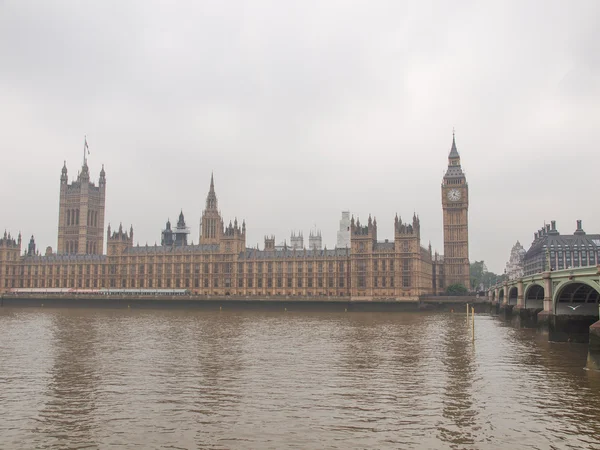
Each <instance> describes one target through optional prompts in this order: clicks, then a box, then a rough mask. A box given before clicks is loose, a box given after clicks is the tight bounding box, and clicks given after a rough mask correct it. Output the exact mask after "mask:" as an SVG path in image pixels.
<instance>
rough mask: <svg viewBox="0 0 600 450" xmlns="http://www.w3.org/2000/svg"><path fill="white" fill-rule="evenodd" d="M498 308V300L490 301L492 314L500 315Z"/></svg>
mask: <svg viewBox="0 0 600 450" xmlns="http://www.w3.org/2000/svg"><path fill="white" fill-rule="evenodd" d="M498 309H499V304H498V302H491V303H490V314H491V315H493V316H497V315H498Z"/></svg>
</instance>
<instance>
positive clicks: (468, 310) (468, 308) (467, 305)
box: [467, 303, 469, 325]
mask: <svg viewBox="0 0 600 450" xmlns="http://www.w3.org/2000/svg"><path fill="white" fill-rule="evenodd" d="M468 324H469V304H468V303H467V325H468Z"/></svg>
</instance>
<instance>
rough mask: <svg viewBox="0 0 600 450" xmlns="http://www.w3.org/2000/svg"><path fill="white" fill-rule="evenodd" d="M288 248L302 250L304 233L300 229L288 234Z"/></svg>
mask: <svg viewBox="0 0 600 450" xmlns="http://www.w3.org/2000/svg"><path fill="white" fill-rule="evenodd" d="M290 248H291V249H292V250H302V249H303V248H304V235H303V234H302V231H300V232H299V233H298V234H296V232H295V231H292V235H291V236H290Z"/></svg>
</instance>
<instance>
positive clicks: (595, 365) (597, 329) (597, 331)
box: [587, 320, 600, 370]
mask: <svg viewBox="0 0 600 450" xmlns="http://www.w3.org/2000/svg"><path fill="white" fill-rule="evenodd" d="M589 342H590V343H589V347H588V359H587V368H588V369H593V370H600V320H599V321H598V322H596V323H594V324H592V326H590V341H589Z"/></svg>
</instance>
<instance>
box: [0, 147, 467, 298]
mask: <svg viewBox="0 0 600 450" xmlns="http://www.w3.org/2000/svg"><path fill="white" fill-rule="evenodd" d="M454 152H455V144H454V143H453V151H452V152H451V154H450V164H449V173H450V175H447V177H445V178H444V184H443V185H442V193H443V208H444V225H445V226H444V239H445V248H446V249H447V251H449V252H450V256H449V257H448V256H446V257H442V256H439V255H437V253H436V255H435V257H433V255H432V250H431V245H429V246H428V247H427V248H426V247H424V246H423V245H421V222H420V219H419V217H418V216H417V215H416V214H414V215H413V218H412V221H410V222H406V223H405V222H403V221H402V219H401V218H400V217H398V216H396V218H395V219H394V236H393V239H391V240H388V239H385V240H383V241H380V240H378V236H377V220H376V219H375V218H371V216H369V218H368V220H367V223H366V225H363V224H361V222H360V220H359V219H358V218H356V219H355V218H354V217H350V214H349V213H346V212H345V213H343V216H342V221H341V222H340V231H341V232H342V233H345V230H342V227H343V228H346V219H348V218H349V222H348V226H347V232H348V238H349V245H348V246H345V245H344V247H342V248H335V249H327V247H326V246H325V248H319V247H320V245H318V244H320V240H318V239H314V238H316V237H319V238H320V233H318V234H317V235H315V236H312V238H313V239H314V240H313V241H311V243H313V242H314V243H315V244H316V245H313V248H309V249H305V248H304V246H303V245H302V246H301V247H298V248H294V246H293V245H291V246H290V247H288V246H287V244H284V245H283V247H276V246H275V237H274V236H269V237H265V243H264V244H265V245H264V249H263V250H259V249H258V248H248V247H247V246H246V223H245V221H242V222H241V224H240V223H238V220H237V219H235V220H234V221H233V222H231V221H230V222H229V225H227V226H225V224H224V221H223V218H222V216H221V212H220V210H219V208H218V200H217V195H216V191H215V183H214V177H213V176H211V180H210V187H209V191H208V195H207V197H206V203H205V208H204V210H203V212H202V219H201V224H200V238H199V243H198V244H197V245H193V244H191V245H190V244H188V241H187V231H186V230H187V227H186V226H185V221H184V218H183V212H182V213H181V214H180V217H179V221H178V224H177V227H176V228H175V229H172V228H171V224H170V222H167V227H166V228H165V229H164V230H163V232H162V239H161V244H162V245H160V246H158V245H154V246H148V245H145V246H139V245H134V238H133V227H130V229H129V230H128V231H126V230H124V229H123V227H122V225H120V226H119V228H118V230H117V231H114V232H113V231H112V230H111V227H110V225H109V226H108V229H107V234H106V238H107V252H106V255H103V254H101V252H99V249H101V248H102V242H103V237H98V236H95V235H94V234H93V233H92V232H95V231H96V230H97V228H99V227H101V225H102V223H103V220H104V189H105V186H106V181H105V177H104V170H102V172H101V177H100V183H99V187H98V188H96V187H95V186H94V185H93V184H91V183H89V178H88V175H87V174H86V173H84V172H86V171H87V164H86V163H85V162H84V168H85V171H84V170H82V173H81V174H80V176H79V177H78V181H77V182H74V183H73V184H72V185H75V186H76V188H75V189H76V195H75V193H73V194H72V196H69V195H68V187H67V186H68V185H67V178H66V167H65V168H63V177H62V178H61V190H60V198H61V206H60V208H61V212H60V217H61V221H60V224H61V225H60V227H59V251H57V252H56V253H52V251H51V250H47V251H46V254H45V255H40V254H39V253H38V252H36V251H35V241H34V239H33V237H32V239H31V241H30V249H32V250H31V251H27V252H25V253H24V254H23V255H21V256H20V251H21V250H20V249H21V239H20V237H19V240H18V242H17V241H15V240H14V239H12V238H11V237H10V236H9V235H5V237H4V238H3V239H2V240H0V292H3V291H7V290H9V289H14V288H17V289H19V288H30V289H31V288H33V289H102V288H104V289H123V288H126V289H187V290H188V291H189V293H190V294H197V295H206V296H221V295H223V296H226V295H232V296H247V297H250V298H251V297H268V296H292V297H293V296H299V297H306V298H313V297H314V298H319V297H328V296H335V297H351V298H357V299H363V300H369V299H381V298H386V299H400V300H401V299H403V298H404V299H411V298H412V299H414V298H416V297H417V296H419V295H425V294H432V293H443V291H444V290H445V287H446V286H447V285H448V284H450V280H452V281H456V280H458V281H461V282H462V281H464V280H468V246H467V245H468V243H467V242H466V239H467V237H468V235H467V223H466V209H467V206H468V201H467V198H466V195H467V187H466V181H465V179H464V175H462V176H456V175H455V173H454V172H456V168H458V170H460V163H459V162H458V164H457V163H456V158H457V157H456V156H455V155H454ZM456 154H457V153H456ZM461 174H462V172H461ZM84 184H85V185H86V188H85V189H84V187H83V185H84ZM452 189H460V190H461V192H462V193H463V196H462V197H461V198H460V199H459V201H457V200H456V199H454V198H450V197H449V195H448V194H447V192H448V191H450V190H452ZM84 191H85V192H84ZM91 191H93V192H94V194H93V195H90V192H91ZM86 192H87V194H86ZM82 193H83V194H82ZM85 195H87V199H84V198H83V197H84V196H85ZM91 199H92V200H91ZM78 205H79V217H80V219H81V217H89V218H90V219H89V221H88V222H87V223H88V225H85V226H82V225H81V220H80V221H79V223H78V222H77V213H76V212H75V215H73V210H75V211H76V210H77V206H78ZM86 207H87V209H86ZM81 211H83V213H82V212H81ZM88 211H90V212H89V213H88ZM96 212H97V218H96V214H95V213H96ZM82 214H83V216H82ZM346 214H347V215H348V217H346ZM67 217H69V218H68V219H67ZM73 217H75V219H74V220H75V221H74V222H73ZM71 230H73V233H72V234H73V235H76V236H78V239H79V241H77V242H79V245H76V246H72V244H67V243H68V242H70V240H71V239H70V238H67V236H71V233H67V231H71ZM102 234H103V233H102ZM298 236H299V237H300V238H302V235H301V234H299V235H298ZM309 240H310V239H309ZM317 241H318V242H317ZM82 242H83V244H81V243H82ZM344 242H345V237H344V235H343V234H342V239H341V240H340V239H338V244H340V243H341V244H342V245H343V244H344ZM90 243H93V244H95V245H91V246H90V245H89V244H90ZM296 245H298V243H296ZM82 249H83V251H82ZM465 264H466V269H465V268H464V267H465Z"/></svg>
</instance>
